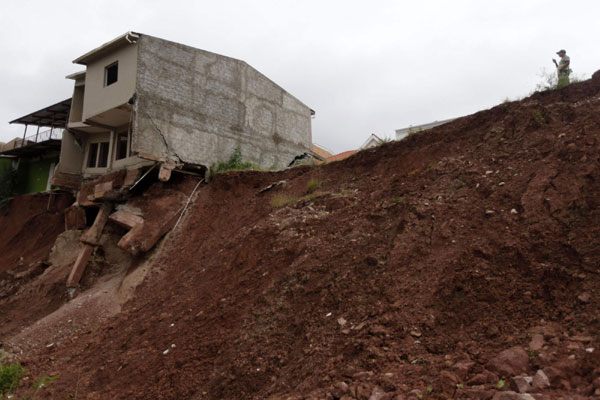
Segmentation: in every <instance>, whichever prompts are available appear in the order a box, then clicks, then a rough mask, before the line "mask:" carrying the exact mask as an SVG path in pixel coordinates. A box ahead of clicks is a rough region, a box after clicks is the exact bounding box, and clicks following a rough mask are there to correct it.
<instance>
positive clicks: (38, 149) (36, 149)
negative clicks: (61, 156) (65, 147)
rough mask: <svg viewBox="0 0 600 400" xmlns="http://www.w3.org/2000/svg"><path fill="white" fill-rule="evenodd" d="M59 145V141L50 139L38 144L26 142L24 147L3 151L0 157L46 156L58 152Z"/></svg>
mask: <svg viewBox="0 0 600 400" xmlns="http://www.w3.org/2000/svg"><path fill="white" fill-rule="evenodd" d="M60 145H61V140H59V139H50V140H45V141H43V142H39V143H32V142H27V144H26V145H25V146H22V147H17V148H15V149H11V150H6V151H3V152H2V153H0V155H3V156H18V157H30V156H37V155H41V154H46V153H48V152H50V151H56V152H60Z"/></svg>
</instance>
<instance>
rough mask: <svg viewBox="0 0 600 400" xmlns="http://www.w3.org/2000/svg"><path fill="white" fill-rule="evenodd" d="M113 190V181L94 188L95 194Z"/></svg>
mask: <svg viewBox="0 0 600 400" xmlns="http://www.w3.org/2000/svg"><path fill="white" fill-rule="evenodd" d="M113 188H114V186H113V181H108V182H100V183H97V184H96V185H95V186H94V194H96V193H100V192H108V191H109V190H112V189H113Z"/></svg>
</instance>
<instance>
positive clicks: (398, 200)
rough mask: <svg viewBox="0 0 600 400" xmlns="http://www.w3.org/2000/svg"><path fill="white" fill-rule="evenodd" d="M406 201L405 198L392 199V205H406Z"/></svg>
mask: <svg viewBox="0 0 600 400" xmlns="http://www.w3.org/2000/svg"><path fill="white" fill-rule="evenodd" d="M405 201H406V199H405V198H404V196H400V197H395V196H394V197H392V204H393V205H397V204H404V202H405Z"/></svg>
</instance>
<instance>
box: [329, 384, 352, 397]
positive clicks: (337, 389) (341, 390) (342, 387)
mask: <svg viewBox="0 0 600 400" xmlns="http://www.w3.org/2000/svg"><path fill="white" fill-rule="evenodd" d="M346 393H348V384H347V383H346V382H342V381H340V382H338V383H336V384H335V385H333V387H332V388H331V394H332V395H333V397H335V398H337V399H339V398H341V397H342V396H344V395H345V394H346Z"/></svg>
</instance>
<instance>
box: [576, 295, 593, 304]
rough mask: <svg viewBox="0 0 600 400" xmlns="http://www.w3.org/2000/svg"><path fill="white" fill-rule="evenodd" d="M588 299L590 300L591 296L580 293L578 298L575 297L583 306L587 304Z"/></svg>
mask: <svg viewBox="0 0 600 400" xmlns="http://www.w3.org/2000/svg"><path fill="white" fill-rule="evenodd" d="M590 299H591V296H590V294H589V293H588V292H585V293H582V294H580V295H579V296H577V300H579V301H580V302H582V303H583V304H587V303H589V302H590Z"/></svg>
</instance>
